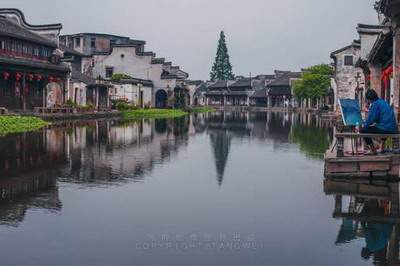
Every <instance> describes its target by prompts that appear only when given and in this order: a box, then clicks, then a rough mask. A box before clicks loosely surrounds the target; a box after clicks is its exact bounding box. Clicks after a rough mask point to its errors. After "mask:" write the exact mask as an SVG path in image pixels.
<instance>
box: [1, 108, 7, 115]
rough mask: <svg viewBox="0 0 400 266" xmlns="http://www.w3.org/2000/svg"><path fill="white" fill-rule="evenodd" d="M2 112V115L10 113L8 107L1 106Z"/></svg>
mask: <svg viewBox="0 0 400 266" xmlns="http://www.w3.org/2000/svg"><path fill="white" fill-rule="evenodd" d="M0 114H1V115H6V114H8V110H7V108H5V107H0Z"/></svg>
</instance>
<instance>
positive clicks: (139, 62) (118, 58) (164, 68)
mask: <svg viewBox="0 0 400 266" xmlns="http://www.w3.org/2000/svg"><path fill="white" fill-rule="evenodd" d="M60 41H61V43H62V44H63V45H65V46H67V47H69V48H70V49H74V50H76V51H78V52H80V53H82V54H84V57H83V60H82V72H83V73H84V74H86V75H89V76H91V77H93V78H95V79H105V80H111V79H112V77H113V75H114V74H117V73H118V74H126V75H129V76H131V77H132V78H133V79H136V80H146V81H151V82H152V84H153V86H152V100H151V105H152V106H155V107H159V108H164V107H171V105H181V104H184V105H189V104H190V103H191V99H190V98H191V97H190V96H189V94H188V93H189V88H187V87H186V80H187V78H188V77H189V75H188V74H187V73H186V72H184V71H182V70H181V69H180V68H179V67H178V66H173V65H172V63H171V62H166V61H165V59H164V58H157V57H156V54H155V53H153V52H146V51H145V44H146V42H145V41H141V40H133V39H130V38H129V37H124V36H116V35H111V34H97V33H79V34H73V35H64V36H61V38H60ZM193 93H194V92H193ZM182 94H183V95H184V96H183V98H182V97H181V96H180V95H182ZM174 98H177V99H174ZM178 98H179V99H178ZM177 102H178V103H177Z"/></svg>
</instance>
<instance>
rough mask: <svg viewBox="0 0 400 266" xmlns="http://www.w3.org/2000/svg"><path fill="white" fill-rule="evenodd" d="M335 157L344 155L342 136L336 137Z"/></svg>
mask: <svg viewBox="0 0 400 266" xmlns="http://www.w3.org/2000/svg"><path fill="white" fill-rule="evenodd" d="M336 156H337V157H344V138H343V137H338V138H337V153H336Z"/></svg>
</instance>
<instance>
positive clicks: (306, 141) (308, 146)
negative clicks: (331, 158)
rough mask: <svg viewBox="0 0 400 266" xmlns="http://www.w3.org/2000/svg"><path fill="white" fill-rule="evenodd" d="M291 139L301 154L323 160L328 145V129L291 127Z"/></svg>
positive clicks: (302, 126)
mask: <svg viewBox="0 0 400 266" xmlns="http://www.w3.org/2000/svg"><path fill="white" fill-rule="evenodd" d="M291 139H292V141H293V142H294V143H297V144H299V146H300V150H301V151H302V152H304V153H305V154H307V155H308V156H310V157H312V158H315V159H323V158H324V153H325V152H326V150H327V149H328V148H329V143H330V140H329V130H328V129H324V128H318V127H314V126H304V125H299V124H298V125H295V126H293V128H292V134H291Z"/></svg>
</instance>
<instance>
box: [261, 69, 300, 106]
mask: <svg viewBox="0 0 400 266" xmlns="http://www.w3.org/2000/svg"><path fill="white" fill-rule="evenodd" d="M275 75H276V79H275V80H274V81H272V82H270V83H269V84H267V89H268V93H267V97H268V102H267V105H268V106H269V107H281V108H282V107H283V108H288V107H294V96H293V90H292V85H293V81H295V80H298V79H300V78H301V73H300V72H291V71H276V73H275Z"/></svg>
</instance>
